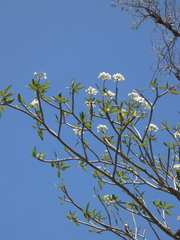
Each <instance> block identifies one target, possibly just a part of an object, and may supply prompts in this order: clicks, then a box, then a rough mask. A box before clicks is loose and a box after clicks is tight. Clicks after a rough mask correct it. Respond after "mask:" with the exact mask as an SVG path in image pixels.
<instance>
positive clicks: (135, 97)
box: [128, 92, 152, 109]
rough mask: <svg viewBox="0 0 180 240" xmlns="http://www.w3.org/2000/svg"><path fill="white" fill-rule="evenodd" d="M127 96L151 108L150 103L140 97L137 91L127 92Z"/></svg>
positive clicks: (146, 107)
mask: <svg viewBox="0 0 180 240" xmlns="http://www.w3.org/2000/svg"><path fill="white" fill-rule="evenodd" d="M128 97H130V98H131V99H132V100H134V101H136V102H137V103H139V104H141V105H142V106H143V107H144V108H145V109H151V105H152V103H148V102H147V101H146V100H145V99H144V98H143V97H140V96H139V95H138V94H137V93H135V92H132V93H129V94H128Z"/></svg>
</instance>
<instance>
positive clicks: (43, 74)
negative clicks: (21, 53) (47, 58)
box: [34, 72, 47, 80]
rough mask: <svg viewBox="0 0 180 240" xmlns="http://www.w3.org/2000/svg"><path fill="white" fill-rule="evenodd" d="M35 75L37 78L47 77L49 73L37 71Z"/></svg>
mask: <svg viewBox="0 0 180 240" xmlns="http://www.w3.org/2000/svg"><path fill="white" fill-rule="evenodd" d="M34 76H35V78H37V80H41V79H47V74H46V73H43V72H35V73H34Z"/></svg>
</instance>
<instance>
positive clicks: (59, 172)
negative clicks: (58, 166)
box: [57, 170, 61, 178]
mask: <svg viewBox="0 0 180 240" xmlns="http://www.w3.org/2000/svg"><path fill="white" fill-rule="evenodd" d="M57 175H58V178H60V176H61V171H60V170H58V172H57Z"/></svg>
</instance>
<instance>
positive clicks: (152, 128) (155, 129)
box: [148, 123, 158, 132]
mask: <svg viewBox="0 0 180 240" xmlns="http://www.w3.org/2000/svg"><path fill="white" fill-rule="evenodd" d="M157 130H158V127H157V126H156V125H155V124H153V123H151V124H150V125H149V127H148V131H150V132H157Z"/></svg>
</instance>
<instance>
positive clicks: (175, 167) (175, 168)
mask: <svg viewBox="0 0 180 240" xmlns="http://www.w3.org/2000/svg"><path fill="white" fill-rule="evenodd" d="M173 168H174V170H176V172H180V164H176V165H174V166H173Z"/></svg>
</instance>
